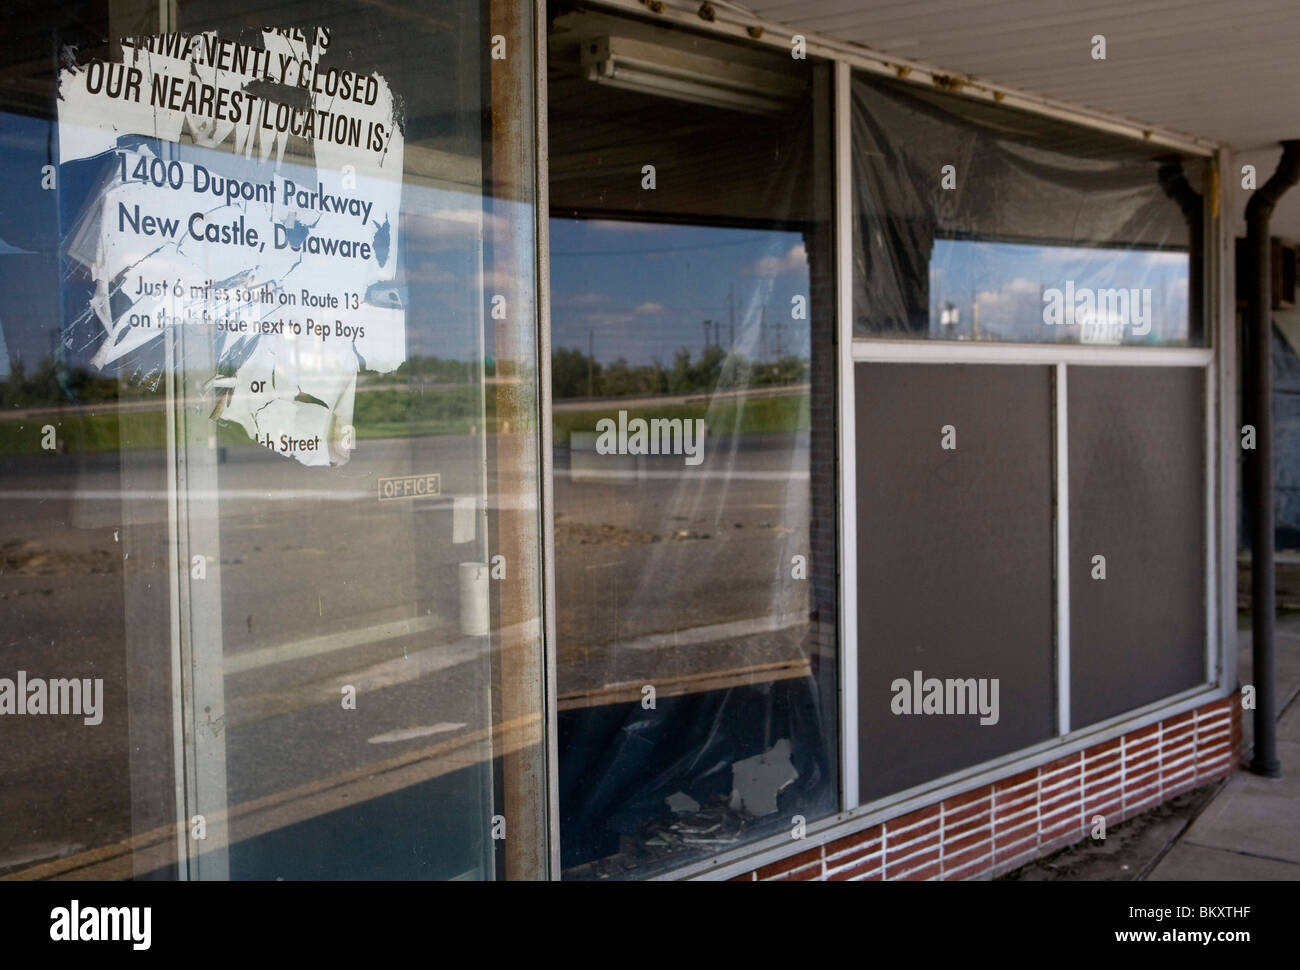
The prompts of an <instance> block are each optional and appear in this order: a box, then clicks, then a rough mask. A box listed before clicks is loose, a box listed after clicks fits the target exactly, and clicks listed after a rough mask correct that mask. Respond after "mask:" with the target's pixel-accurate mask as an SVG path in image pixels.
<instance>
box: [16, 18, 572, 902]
mask: <svg viewBox="0 0 1300 970" xmlns="http://www.w3.org/2000/svg"><path fill="white" fill-rule="evenodd" d="M160 9H161V10H162V11H164V12H165V14H166V20H165V22H163V21H160V19H159V18H160ZM19 27H20V29H17V30H14V31H11V32H9V33H7V34H6V36H5V38H4V39H3V40H0V56H2V57H3V59H4V63H5V65H6V70H5V71H4V73H3V77H2V78H0V109H2V110H3V111H4V116H3V123H2V124H0V138H2V139H3V143H2V148H3V150H2V151H0V165H3V166H4V173H5V176H6V180H5V182H4V183H3V184H4V188H3V190H0V191H3V192H4V197H3V205H0V213H2V214H3V215H2V216H0V238H3V243H0V328H2V330H3V342H2V343H0V347H2V348H3V353H2V354H0V394H2V395H3V404H4V407H5V411H4V414H3V415H2V417H3V422H4V423H3V426H0V455H2V456H3V457H2V458H0V461H2V462H3V469H2V470H0V481H3V483H4V484H3V491H0V529H2V530H3V532H2V533H0V544H3V548H4V550H5V559H4V568H3V573H2V574H0V586H2V587H3V595H4V597H5V599H6V600H10V601H12V602H13V604H14V605H15V606H17V607H18V609H16V610H15V611H14V612H13V614H12V615H11V616H10V617H9V621H8V622H7V623H6V625H5V630H4V634H3V641H2V642H3V647H4V649H3V651H2V652H0V655H3V656H4V657H5V664H4V666H3V667H0V678H6V679H9V680H17V679H18V678H27V679H28V680H36V679H40V680H43V681H45V682H48V683H49V684H53V683H54V679H56V678H58V679H64V678H71V679H80V678H85V679H86V680H84V681H83V682H84V683H87V684H90V685H92V687H94V689H95V691H96V693H95V694H94V696H95V697H98V696H99V695H98V690H99V687H98V686H95V685H99V684H101V683H102V689H103V700H102V706H101V707H100V709H99V711H98V713H97V715H96V716H98V717H102V721H100V722H99V723H94V724H92V723H90V721H88V720H86V721H84V723H83V719H82V718H73V717H71V716H67V715H64V714H62V713H60V714H57V715H56V714H54V713H50V714H49V715H48V716H45V717H39V716H26V717H19V716H14V717H10V716H0V752H2V753H0V792H2V793H3V794H0V798H3V799H5V800H6V803H5V804H4V808H5V810H4V811H3V812H2V813H0V870H3V871H14V872H18V873H19V874H27V875H36V874H39V875H54V876H76V877H85V876H87V875H93V876H95V877H99V878H122V877H130V876H132V875H134V876H138V877H148V878H155V877H161V878H168V877H175V876H182V877H188V878H223V877H231V878H306V877H319V878H365V877H380V878H409V877H420V878H493V877H497V876H508V877H514V878H529V877H533V878H535V877H539V876H542V875H545V862H544V860H545V853H546V837H545V817H544V813H543V808H544V805H545V783H544V781H540V782H539V780H541V779H544V778H545V772H544V761H543V746H542V738H543V736H544V731H543V726H542V719H541V715H542V697H543V687H542V676H541V670H542V666H541V624H540V602H541V597H540V588H541V582H540V570H539V553H538V550H539V548H540V539H539V532H538V522H539V514H538V504H537V495H538V467H539V461H538V453H537V444H536V435H537V430H538V428H537V422H536V413H537V410H536V409H537V386H536V373H537V368H536V338H537V329H536V310H537V308H536V304H535V279H534V269H533V267H534V265H535V239H536V224H535V209H534V204H535V200H534V195H533V185H534V182H535V177H534V159H535V154H534V151H535V143H534V139H535V134H534V127H533V99H532V98H533V96H532V89H533V81H534V78H533V72H534V64H533V59H532V56H531V51H532V50H533V44H532V37H533V29H534V25H533V23H532V20H531V8H530V7H527V6H524V7H520V6H519V5H517V4H505V3H496V2H478V0H438V2H433V3H415V2H409V3H407V2H396V3H382V4H381V3H370V2H362V3H357V2H354V0H348V2H343V0H326V2H313V3H310V4H308V3H288V4H278V5H274V6H267V5H266V4H264V3H259V2H255V0H252V2H239V3H229V2H221V3H217V2H206V0H180V2H178V3H175V4H172V5H167V4H163V5H161V7H160V5H159V4H157V3H146V2H134V0H109V2H105V3H98V4H96V3H91V4H82V3H78V4H65V3H52V4H47V5H46V6H45V7H44V8H42V9H41V10H39V11H36V12H33V13H31V14H30V15H29V16H27V17H25V18H23V19H22V22H21V24H20V25H19ZM497 35H499V36H500V37H501V38H503V42H504V44H505V45H506V49H507V50H508V52H509V57H508V58H505V59H495V60H494V59H490V47H489V44H488V43H487V42H486V41H485V38H489V37H494V36H497ZM46 429H48V430H46ZM19 672H21V673H19ZM13 686H15V687H16V686H17V685H16V684H14V685H13ZM5 689H6V682H5V680H0V711H4V706H3V705H4V701H5V697H4V696H3V695H4V692H5ZM67 690H70V688H67V689H65V693H66V691H67ZM83 701H84V698H83ZM47 707H48V705H47ZM4 713H5V714H8V713H9V712H8V711H4ZM29 713H31V712H29ZM38 775H39V777H40V781H39V783H37V781H36V779H37V777H38ZM507 832H508V833H509V838H505V837H504V836H505V834H506V833H507ZM33 867H36V868H33Z"/></svg>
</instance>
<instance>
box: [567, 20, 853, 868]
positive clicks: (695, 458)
mask: <svg viewBox="0 0 1300 970" xmlns="http://www.w3.org/2000/svg"><path fill="white" fill-rule="evenodd" d="M549 70H550V75H549V95H548V101H549V109H550V120H549V128H550V177H551V206H552V208H551V273H552V277H551V286H552V298H553V304H552V313H551V319H552V335H553V346H554V350H553V368H554V370H553V386H554V401H555V413H554V423H555V559H556V596H557V600H558V617H557V620H558V627H559V640H558V645H557V650H558V652H557V660H558V668H559V732H560V808H561V826H562V828H561V851H562V855H563V864H564V867H565V870H564V871H565V874H566V876H569V877H573V878H618V877H622V876H627V875H630V874H638V875H641V874H646V873H649V872H652V871H655V870H657V869H662V868H665V867H668V866H672V865H676V864H680V863H683V862H687V861H690V860H692V859H696V858H699V857H700V856H702V855H704V854H716V853H718V852H719V851H723V850H725V849H727V848H731V847H735V846H739V845H741V844H743V843H745V842H746V841H749V840H752V839H756V838H760V837H762V836H764V835H770V834H773V833H778V832H789V831H790V830H791V826H792V824H793V816H795V815H803V816H804V817H805V818H806V819H809V820H811V819H813V818H815V817H817V816H818V815H822V814H825V813H828V812H831V811H834V810H835V807H836V804H837V800H838V790H837V775H838V772H837V770H836V757H837V756H836V729H835V717H836V715H835V656H836V651H835V556H836V546H835V492H834V481H835V476H834V469H835V462H834V456H835V424H834V413H835V411H834V401H835V396H834V394H835V384H834V375H835V362H834V347H833V333H834V311H833V303H832V297H833V288H832V286H831V272H832V256H831V250H830V246H829V233H828V229H829V218H828V213H829V205H828V199H827V193H828V191H829V186H830V184H831V180H830V178H829V173H830V164H829V163H830V154H829V149H830V128H829V125H828V117H827V108H828V106H829V104H830V98H829V88H828V80H829V78H828V72H827V71H826V70H825V69H824V67H813V66H811V65H809V64H808V63H807V62H802V61H795V60H792V59H791V58H790V57H788V56H780V55H775V54H772V53H771V52H766V51H761V50H757V49H750V48H747V47H744V46H740V45H736V44H730V43H724V42H722V41H719V40H715V39H708V38H701V37H697V36H695V35H692V34H688V33H685V32H678V31H671V30H667V29H664V28H661V27H651V26H649V25H646V24H644V23H641V22H638V21H632V20H627V19H623V18H618V17H613V16H608V15H605V14H602V13H596V12H590V11H583V10H579V9H568V8H565V9H560V10H558V11H557V14H556V16H555V18H554V20H553V25H552V31H551V35H550V68H549Z"/></svg>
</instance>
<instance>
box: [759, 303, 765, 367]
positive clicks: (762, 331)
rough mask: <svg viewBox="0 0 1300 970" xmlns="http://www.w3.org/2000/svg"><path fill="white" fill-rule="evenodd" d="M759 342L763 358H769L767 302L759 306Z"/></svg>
mask: <svg viewBox="0 0 1300 970" xmlns="http://www.w3.org/2000/svg"><path fill="white" fill-rule="evenodd" d="M758 342H759V346H760V348H761V351H760V352H761V353H762V355H763V358H764V359H766V358H767V304H766V303H764V304H763V305H762V306H761V307H759V308H758Z"/></svg>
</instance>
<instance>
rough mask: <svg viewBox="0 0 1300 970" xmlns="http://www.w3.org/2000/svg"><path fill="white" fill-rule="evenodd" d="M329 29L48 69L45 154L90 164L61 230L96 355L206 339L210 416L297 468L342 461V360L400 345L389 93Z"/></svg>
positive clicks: (348, 428)
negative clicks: (54, 127) (50, 113)
mask: <svg viewBox="0 0 1300 970" xmlns="http://www.w3.org/2000/svg"><path fill="white" fill-rule="evenodd" d="M330 39H331V38H330V35H329V33H328V32H327V31H324V30H318V31H316V32H315V33H314V34H312V35H311V36H310V39H309V38H308V36H307V35H306V34H304V33H303V32H300V31H297V30H288V31H279V30H263V31H261V32H260V43H253V44H247V43H241V42H235V41H230V40H221V39H219V38H218V37H217V36H216V34H215V33H207V34H196V35H184V34H168V35H163V36H159V37H152V38H143V39H137V40H134V41H123V43H122V49H123V58H122V61H121V63H116V62H113V63H108V62H99V61H95V62H91V63H89V64H84V65H78V66H75V67H69V68H65V69H64V70H63V71H61V72H60V77H59V97H60V101H59V150H60V161H61V163H63V164H67V163H69V162H72V161H75V160H79V159H93V160H97V161H99V162H100V163H102V164H101V165H100V168H99V169H98V170H97V172H98V176H97V180H96V181H95V182H94V183H93V185H94V188H93V189H92V190H91V191H90V192H89V194H88V197H87V199H86V201H85V204H84V205H83V206H82V207H81V209H80V211H79V212H78V214H77V216H76V218H75V219H74V220H73V221H72V223H71V225H70V227H69V228H68V230H67V232H66V233H65V251H66V253H67V256H68V258H69V260H70V261H71V262H72V263H73V264H74V265H80V266H81V267H83V268H84V270H85V271H86V273H87V274H88V276H89V278H90V280H91V282H92V284H93V293H92V295H91V297H90V299H89V301H88V306H86V307H83V308H81V309H80V310H78V309H77V308H73V312H74V313H78V312H79V313H80V316H81V318H82V319H83V320H89V321H92V322H94V323H95V324H96V326H97V328H98V329H100V330H102V335H103V336H102V341H101V342H100V343H99V344H98V346H97V349H96V352H95V355H94V358H93V363H94V364H95V365H96V366H98V367H101V368H103V367H107V366H108V365H110V364H112V363H114V362H118V361H123V360H125V359H129V358H130V355H132V353H133V352H135V351H138V350H140V349H141V348H143V347H145V346H146V345H148V344H150V343H152V342H153V341H155V340H157V339H158V338H159V337H160V336H161V335H162V334H163V333H164V332H165V331H167V330H168V329H169V328H170V329H173V330H176V329H180V330H182V336H181V338H179V339H178V346H180V347H181V348H182V351H183V349H184V347H185V346H186V344H187V343H190V344H191V345H195V344H198V345H201V346H204V347H205V348H206V347H207V346H209V341H210V342H211V343H210V346H211V347H212V348H213V349H214V352H215V357H214V359H215V360H216V370H215V372H214V373H213V374H212V375H211V380H210V381H209V382H208V383H207V385H206V386H207V387H208V389H209V392H210V393H211V395H212V401H211V404H212V411H211V413H212V416H213V418H214V419H218V420H224V421H229V422H233V423H235V424H238V425H240V426H241V427H243V429H244V430H245V431H246V432H247V433H248V434H249V435H250V436H251V437H253V438H254V439H255V440H256V441H258V442H259V443H260V444H263V445H265V446H266V447H267V448H269V449H271V450H273V451H275V452H276V453H278V454H281V455H284V456H286V457H292V458H295V459H297V460H298V461H300V462H302V463H303V464H307V465H329V464H339V463H342V462H345V461H347V458H348V455H349V453H350V451H351V450H352V448H353V447H354V445H355V434H356V432H355V428H354V427H353V424H352V412H353V397H354V395H355V391H356V383H357V373H358V371H359V370H360V369H361V368H366V369H369V370H372V371H378V372H388V371H392V370H394V369H395V368H396V367H397V366H398V365H399V364H401V363H402V361H403V360H404V359H405V354H406V330H405V323H406V310H405V306H404V302H405V301H404V299H403V297H402V292H403V289H402V287H400V286H399V285H398V282H397V276H398V267H397V263H398V253H399V251H400V250H399V246H398V222H399V210H400V207H401V195H402V181H401V175H402V147H403V142H402V135H401V131H400V128H399V124H398V118H397V115H396V111H395V107H394V99H393V95H392V92H390V91H389V88H388V84H387V82H386V81H385V80H384V79H383V78H382V77H381V76H379V75H378V74H371V75H361V74H357V73H354V72H351V71H348V70H344V69H342V68H339V67H331V66H329V65H328V63H327V62H328V60H329V58H328V55H327V54H326V51H327V50H328V49H329V46H330ZM191 342H194V343H191ZM179 366H184V361H182V362H181V364H180V365H179Z"/></svg>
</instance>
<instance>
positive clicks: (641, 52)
mask: <svg viewBox="0 0 1300 970" xmlns="http://www.w3.org/2000/svg"><path fill="white" fill-rule="evenodd" d="M582 66H583V69H584V72H585V74H586V77H587V80H589V81H595V82H596V83H597V84H608V85H610V86H612V87H617V88H626V89H628V90H630V91H641V92H644V93H647V94H659V95H663V96H664V97H669V98H676V99H677V100H679V101H690V102H694V103H696V104H709V105H713V106H715V107H719V108H734V109H737V110H739V111H746V112H749V113H751V114H775V113H777V112H780V111H784V110H786V109H788V108H789V107H790V105H791V103H792V102H793V101H794V100H795V98H797V97H798V96H799V94H800V92H801V91H802V90H803V84H802V83H801V82H800V81H799V79H797V78H793V77H788V76H786V75H784V74H778V73H776V72H775V71H765V70H763V69H761V68H756V67H749V66H746V65H743V64H735V63H732V62H730V61H722V60H718V59H716V58H712V57H704V56H702V55H700V54H692V53H690V52H688V51H680V50H677V49H675V48H672V47H664V46H662V45H660V44H652V43H649V42H647V41H643V40H632V39H631V38H627V37H600V38H595V39H592V40H589V41H586V42H585V43H583V45H582Z"/></svg>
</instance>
